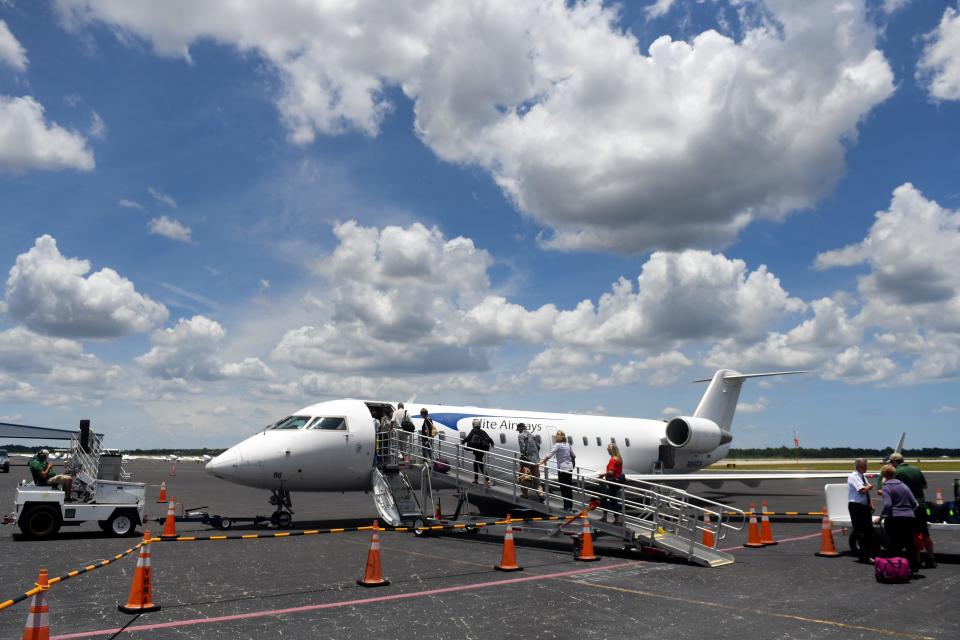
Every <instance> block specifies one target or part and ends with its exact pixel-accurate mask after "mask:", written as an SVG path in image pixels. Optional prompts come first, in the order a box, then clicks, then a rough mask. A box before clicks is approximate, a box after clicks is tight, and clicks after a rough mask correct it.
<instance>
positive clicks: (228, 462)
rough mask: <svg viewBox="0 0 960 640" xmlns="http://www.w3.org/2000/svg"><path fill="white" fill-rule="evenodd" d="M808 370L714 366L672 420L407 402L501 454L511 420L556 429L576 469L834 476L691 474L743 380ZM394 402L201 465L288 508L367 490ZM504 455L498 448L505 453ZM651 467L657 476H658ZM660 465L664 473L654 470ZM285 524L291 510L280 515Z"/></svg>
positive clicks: (301, 425) (323, 406)
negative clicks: (312, 498)
mask: <svg viewBox="0 0 960 640" xmlns="http://www.w3.org/2000/svg"><path fill="white" fill-rule="evenodd" d="M793 373H805V372H803V371H780V372H775V373H754V374H741V373H738V372H736V371H732V370H729V369H721V370H719V371H717V372H716V373H715V374H714V375H713V377H712V379H710V380H698V381H696V382H709V383H710V384H709V386H708V387H707V390H706V392H705V393H704V394H703V397H702V398H701V400H700V404H699V405H697V408H696V410H695V411H694V412H693V415H691V416H678V417H676V418H673V419H672V420H669V421H663V420H645V419H641V418H614V417H609V416H591V415H581V414H566V413H542V412H535V411H510V410H504V409H484V408H480V407H457V406H449V405H434V404H417V405H415V406H410V407H407V409H408V410H409V412H410V417H411V419H413V420H414V424H415V426H416V427H417V429H418V431H419V426H420V424H421V423H422V419H421V418H420V417H419V415H417V414H418V413H419V411H420V408H421V407H422V408H425V409H427V411H428V412H429V414H430V418H431V419H432V420H433V422H434V424H435V425H436V426H437V429H438V431H439V436H438V437H439V438H441V439H447V438H456V439H457V440H458V441H459V439H460V438H461V437H464V436H465V435H466V433H467V432H469V430H470V428H471V424H472V422H473V419H474V418H479V419H480V420H481V424H482V425H483V428H484V429H485V430H486V431H487V432H488V433H489V434H490V435H491V437H492V438H493V440H494V443H495V444H496V445H497V446H498V447H500V448H501V449H502V450H503V449H505V450H512V451H514V452H516V451H517V448H518V444H517V436H516V433H515V432H516V427H517V424H518V423H520V422H523V423H524V424H526V425H527V427H528V428H529V429H530V430H531V431H532V433H533V434H534V435H539V436H540V439H541V441H542V445H541V453H542V454H546V453H547V452H548V451H549V450H550V446H551V444H550V443H551V442H553V440H554V434H556V432H557V431H558V430H563V431H564V433H565V435H566V437H567V439H568V441H569V442H570V443H571V444H572V445H573V448H574V451H575V453H576V455H577V464H578V465H579V466H580V467H585V468H592V469H604V468H606V464H607V460H608V458H609V456H608V455H607V450H606V446H607V444H608V443H611V442H612V443H615V444H617V445H618V446H619V448H620V453H621V456H622V457H623V468H624V473H625V475H626V476H627V479H628V480H647V481H652V482H665V481H686V482H690V481H698V482H706V483H707V484H708V485H714V484H719V483H722V482H728V481H742V482H747V483H748V484H755V483H758V482H760V481H762V480H783V479H798V478H838V477H846V474H837V473H806V474H803V473H774V474H762V473H753V474H742V473H734V474H729V473H710V474H707V473H697V474H696V475H695V476H691V475H690V474H691V473H692V472H695V471H697V470H699V469H701V468H702V467H706V466H709V465H711V464H713V463H715V462H717V461H719V460H722V459H723V458H725V457H726V455H727V452H728V451H729V449H730V443H731V442H732V441H733V435H732V434H731V432H730V427H731V424H732V423H733V414H734V411H735V410H736V408H737V400H738V398H739V396H740V388H741V386H742V385H743V382H744V381H745V380H747V379H748V378H756V377H763V376H776V375H787V374H793ZM387 407H390V408H391V409H396V405H395V404H393V403H387V402H376V401H364V400H354V399H343V400H331V401H329V402H321V403H318V404H314V405H311V406H309V407H305V408H303V409H301V410H300V411H297V412H296V413H294V414H293V415H291V416H288V417H286V418H284V419H282V420H280V421H279V422H277V423H275V424H273V425H271V426H269V427H267V428H265V429H263V430H262V431H260V432H259V433H257V434H255V435H253V436H251V437H249V438H247V439H246V440H244V441H242V442H240V443H239V444H236V445H234V446H233V447H231V448H230V449H228V450H227V451H225V452H223V453H222V454H220V455H219V456H217V457H216V458H214V459H213V460H211V461H210V462H209V463H207V465H206V471H207V472H208V473H211V474H212V475H214V476H216V477H218V478H221V479H224V480H228V481H230V482H235V483H237V484H241V485H245V486H248V487H256V488H260V489H269V490H270V491H271V492H272V494H273V495H272V496H271V498H270V503H271V504H273V505H275V506H276V507H277V509H278V510H277V512H275V514H274V516H275V517H283V516H281V515H280V514H281V512H282V510H283V508H287V509H289V508H290V492H291V491H367V490H370V489H371V483H372V470H373V466H374V448H375V443H376V425H377V421H376V418H375V416H379V415H382V412H383V411H384V410H386V409H387ZM504 453H505V452H504ZM655 471H658V473H655ZM661 471H662V472H661ZM285 519H286V521H287V522H289V519H288V516H285Z"/></svg>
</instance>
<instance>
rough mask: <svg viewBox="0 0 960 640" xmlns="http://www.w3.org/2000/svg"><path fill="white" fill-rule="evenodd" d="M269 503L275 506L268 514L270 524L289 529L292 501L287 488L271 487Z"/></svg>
mask: <svg viewBox="0 0 960 640" xmlns="http://www.w3.org/2000/svg"><path fill="white" fill-rule="evenodd" d="M270 504H272V505H273V506H275V507H276V508H277V510H276V511H274V512H273V513H272V514H270V524H272V525H273V526H275V527H278V528H280V529H289V528H290V526H291V525H292V524H293V503H292V502H291V500H290V491H289V490H287V489H271V490H270Z"/></svg>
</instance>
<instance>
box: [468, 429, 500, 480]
mask: <svg viewBox="0 0 960 640" xmlns="http://www.w3.org/2000/svg"><path fill="white" fill-rule="evenodd" d="M481 424H482V423H481V421H480V418H474V419H473V428H472V429H470V433H469V434H467V437H466V438H464V440H463V444H464V445H466V447H467V448H468V449H470V450H471V451H472V452H473V484H477V483H478V482H479V480H480V474H481V473H482V474H483V478H484V482H486V485H487V486H488V487H489V486H490V484H491V483H490V476H489V475H488V474H487V465H486V464H484V462H483V458H484V456H486V455H487V451H489V450H490V449H492V448H493V438H491V437H490V436H489V435H488V434H487V432H486V431H484V430H483V427H482V426H481Z"/></svg>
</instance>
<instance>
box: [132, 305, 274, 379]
mask: <svg viewBox="0 0 960 640" xmlns="http://www.w3.org/2000/svg"><path fill="white" fill-rule="evenodd" d="M226 334H227V332H226V330H225V329H224V328H223V326H222V325H221V324H220V323H219V322H217V321H216V320H211V319H210V318H207V317H205V316H199V315H198V316H194V317H192V318H190V319H189V320H187V319H184V318H181V319H180V320H178V321H177V324H176V325H175V326H173V327H168V328H165V329H159V330H157V331H155V332H154V333H153V334H152V335H151V336H150V342H151V343H152V344H153V347H152V348H151V349H150V351H148V352H147V353H145V354H143V355H141V356H138V357H137V358H135V361H136V363H137V364H138V365H140V367H141V368H142V369H143V370H144V371H146V372H147V373H148V374H149V375H151V376H153V377H156V378H161V379H166V380H177V381H184V382H187V381H190V380H200V381H217V380H225V379H242V380H255V381H260V380H268V379H272V378H274V377H276V374H275V373H274V372H273V371H272V370H271V369H270V368H269V367H268V366H267V365H265V364H264V363H263V362H262V361H261V360H260V359H259V358H245V359H243V360H242V361H240V362H227V363H225V362H223V359H222V356H221V349H222V343H223V339H224V337H225V336H226Z"/></svg>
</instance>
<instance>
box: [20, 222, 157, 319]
mask: <svg viewBox="0 0 960 640" xmlns="http://www.w3.org/2000/svg"><path fill="white" fill-rule="evenodd" d="M90 269H91V265H90V262H89V261H88V260H81V259H79V258H67V257H65V256H63V255H62V254H61V253H60V250H59V249H58V248H57V242H56V240H54V239H53V238H52V237H51V236H49V235H43V236H40V237H39V238H37V240H36V242H35V244H34V246H33V247H32V248H31V249H30V250H29V251H27V252H26V253H22V254H20V255H19V256H17V261H16V264H14V266H13V267H12V268H11V269H10V275H9V277H8V278H7V283H6V300H5V303H4V307H5V310H6V313H7V314H8V315H9V316H10V317H11V318H13V319H15V320H18V321H19V322H22V323H23V324H24V325H25V326H26V327H28V328H29V329H31V330H33V331H36V332H38V333H42V334H46V335H51V336H62V337H68V338H114V337H118V336H124V335H129V334H132V333H138V332H141V331H147V330H149V329H150V328H151V327H153V326H154V325H156V324H159V323H161V322H163V321H165V320H166V319H167V309H166V307H164V306H163V305H162V304H159V303H157V302H154V301H153V300H151V299H150V298H148V297H147V296H144V295H142V294H140V293H138V292H137V291H136V289H135V288H134V286H133V283H132V282H130V281H129V280H127V279H126V278H124V277H123V276H121V275H120V274H118V273H117V272H116V271H114V270H113V269H109V268H103V269H101V270H100V271H97V272H95V273H90ZM87 274H89V275H87Z"/></svg>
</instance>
